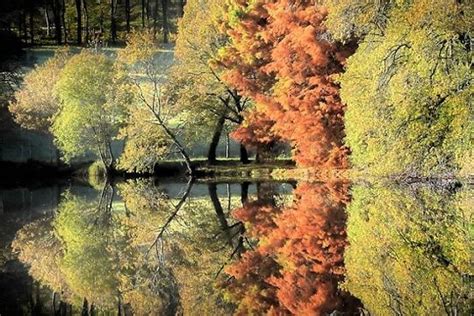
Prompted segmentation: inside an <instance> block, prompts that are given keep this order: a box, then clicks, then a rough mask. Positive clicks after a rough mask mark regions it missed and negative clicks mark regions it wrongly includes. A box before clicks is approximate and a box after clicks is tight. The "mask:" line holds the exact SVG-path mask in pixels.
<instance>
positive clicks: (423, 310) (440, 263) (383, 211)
mask: <svg viewBox="0 0 474 316" xmlns="http://www.w3.org/2000/svg"><path fill="white" fill-rule="evenodd" d="M473 201H474V200H473V191H472V189H469V188H465V189H461V190H458V191H457V192H454V191H453V190H452V189H451V190H439V189H438V190H437V189H433V188H430V187H426V186H411V187H408V188H406V187H405V188H404V187H399V186H395V185H391V186H380V185H376V186H370V187H367V186H356V187H354V189H353V201H352V203H351V204H350V206H349V208H348V213H349V221H348V235H349V242H350V246H349V247H348V248H347V249H346V255H345V257H346V259H345V262H346V269H347V276H346V283H345V288H347V289H348V290H349V291H350V292H351V293H353V294H354V295H356V296H357V297H359V298H360V299H361V300H362V302H363V303H364V305H365V307H366V308H367V309H368V310H369V311H371V312H372V313H373V314H376V315H472V312H473V310H472V305H471V306H470V301H469V299H470V298H469V295H470V294H469V293H470V290H472V284H469V280H472V276H473V266H472V254H473V244H472V221H471V220H472V214H473V213H472V211H473V203H472V202H473ZM471 293H472V292H471ZM471 295H472V294H471ZM471 299H472V297H471ZM471 303H472V301H471ZM470 308H471V309H470Z"/></svg>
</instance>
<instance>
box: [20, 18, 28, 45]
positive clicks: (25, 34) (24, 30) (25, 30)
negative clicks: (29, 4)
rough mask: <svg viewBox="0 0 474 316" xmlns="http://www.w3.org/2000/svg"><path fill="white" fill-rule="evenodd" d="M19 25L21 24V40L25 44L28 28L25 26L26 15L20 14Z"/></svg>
mask: <svg viewBox="0 0 474 316" xmlns="http://www.w3.org/2000/svg"><path fill="white" fill-rule="evenodd" d="M21 23H23V40H24V41H25V43H26V42H27V41H28V28H27V26H26V13H25V12H22V13H21Z"/></svg>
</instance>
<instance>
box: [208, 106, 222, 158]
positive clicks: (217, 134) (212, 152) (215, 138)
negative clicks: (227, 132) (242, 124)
mask: <svg viewBox="0 0 474 316" xmlns="http://www.w3.org/2000/svg"><path fill="white" fill-rule="evenodd" d="M224 123H225V113H223V114H222V115H221V116H220V117H219V120H218V121H217V124H216V127H215V129H214V134H213V135H212V139H211V143H210V145H209V151H208V153H207V160H208V162H209V163H215V162H216V158H217V155H216V151H217V147H218V146H219V140H220V139H221V135H222V130H223V129H224Z"/></svg>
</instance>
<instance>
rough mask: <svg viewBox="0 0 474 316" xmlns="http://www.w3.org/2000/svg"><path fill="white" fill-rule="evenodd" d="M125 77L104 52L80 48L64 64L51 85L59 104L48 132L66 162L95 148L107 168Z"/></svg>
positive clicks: (124, 93) (120, 113) (122, 114)
mask: <svg viewBox="0 0 474 316" xmlns="http://www.w3.org/2000/svg"><path fill="white" fill-rule="evenodd" d="M126 86H127V80H126V77H124V76H123V74H122V72H120V71H119V70H118V68H115V67H114V64H113V62H112V61H111V60H110V59H109V58H108V57H107V56H105V55H103V54H100V53H96V52H92V51H89V50H83V51H82V52H81V53H80V54H77V55H74V56H73V57H71V58H70V59H69V61H68V62H67V63H66V65H65V66H64V69H63V70H62V72H61V74H60V77H59V80H58V82H57V84H56V85H55V93H56V94H57V96H58V98H59V100H60V102H61V105H60V108H59V112H58V114H57V115H56V116H55V118H54V123H53V126H52V132H53V135H54V137H55V142H56V144H57V145H58V147H59V148H60V150H61V151H62V152H63V154H64V158H65V160H66V161H69V160H71V159H72V158H74V157H77V156H80V155H83V154H85V153H86V152H87V151H90V150H92V151H95V152H96V153H97V155H99V156H100V158H101V160H102V161H103V162H104V164H105V166H106V168H108V169H110V168H112V167H113V165H114V163H115V159H116V158H115V157H114V155H113V153H112V148H111V143H112V140H113V139H114V137H116V135H117V133H118V129H119V127H120V126H121V125H122V124H123V123H124V120H125V118H126V114H127V112H126V111H125V104H126V103H127V100H128V93H127V91H128V90H127V89H124V87H126Z"/></svg>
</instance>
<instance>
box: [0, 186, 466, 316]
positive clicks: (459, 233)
mask: <svg viewBox="0 0 474 316" xmlns="http://www.w3.org/2000/svg"><path fill="white" fill-rule="evenodd" d="M293 187H294V190H293ZM91 191H92V189H87V190H86V189H84V188H81V189H77V188H74V187H73V188H71V189H68V190H66V191H65V192H64V193H63V194H61V197H60V203H59V206H58V207H57V209H56V207H52V206H51V211H48V212H43V215H42V216H33V217H31V216H30V220H29V221H27V220H23V221H22V222H21V223H22V224H21V225H19V226H18V227H17V228H15V229H17V230H18V231H17V232H16V237H15V240H14V241H13V243H12V246H13V248H14V250H15V253H16V255H17V257H18V259H19V260H20V261H21V262H22V263H23V264H24V265H25V266H26V267H27V269H28V273H29V275H30V276H31V277H32V280H31V282H32V283H31V284H32V285H31V286H30V289H29V290H28V295H27V296H28V297H32V296H35V297H34V298H33V299H30V298H29V300H30V301H32V302H34V303H38V304H37V305H38V306H40V305H41V306H42V310H43V312H46V313H47V314H58V315H65V314H71V313H72V314H78V313H82V314H83V315H87V314H89V315H96V314H103V313H112V314H119V315H132V314H133V315H181V314H184V315H195V314H202V315H232V314H238V315H248V314H254V315H263V314H267V315H292V314H293V315H328V314H331V313H332V314H334V313H336V314H337V313H342V314H346V315H354V314H364V313H370V314H372V315H405V314H416V315H428V314H436V315H438V314H440V315H441V314H452V315H455V314H458V315H462V314H469V312H470V310H469V304H468V299H469V297H468V295H469V283H468V281H469V280H470V279H472V274H473V273H472V267H471V265H470V260H471V254H472V243H471V239H470V237H471V236H470V231H469V229H470V226H469V225H470V222H469V220H470V217H471V215H472V201H473V195H472V191H470V190H468V189H467V188H464V189H462V190H459V189H457V190H454V189H451V190H435V189H432V188H429V187H426V186H411V187H406V188H403V187H399V186H395V185H391V186H387V185H385V186H382V185H370V186H363V185H352V188H350V186H349V184H348V183H346V182H333V183H309V182H308V183H303V182H301V183H298V184H297V185H290V184H282V183H257V184H250V183H242V184H240V183H238V184H227V183H223V184H216V183H210V184H205V183H198V184H193V183H191V182H188V183H165V184H158V185H156V184H154V183H153V181H151V180H132V181H127V182H122V183H120V184H117V185H114V186H112V185H109V184H108V185H105V186H104V187H103V188H100V191H94V193H91ZM54 192H57V190H56V191H54ZM57 196H58V194H56V197H55V198H56V200H57ZM350 196H352V200H351V199H350V198H349V197H350ZM7 204H8V203H7ZM21 226H22V227H21ZM19 227H21V229H20V228H19ZM471 234H472V233H471ZM12 260H13V261H14V258H13V256H12V258H10V259H9V261H8V262H12ZM2 264H3V265H5V264H6V262H2ZM2 278H3V277H2ZM2 281H3V280H2ZM39 285H41V287H39ZM32 288H36V289H37V290H36V292H35V291H32V290H31V289H32ZM33 293H36V294H34V295H33ZM40 303H41V304H40ZM25 304H26V305H28V304H29V305H31V302H30V303H25ZM0 305H1V304H0ZM31 310H32V309H31V308H28V309H26V310H24V311H23V314H29V313H30V312H31ZM0 311H1V309H0ZM3 312H4V313H5V314H7V313H6V312H5V310H3ZM17 314H18V313H17Z"/></svg>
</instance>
